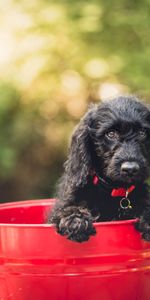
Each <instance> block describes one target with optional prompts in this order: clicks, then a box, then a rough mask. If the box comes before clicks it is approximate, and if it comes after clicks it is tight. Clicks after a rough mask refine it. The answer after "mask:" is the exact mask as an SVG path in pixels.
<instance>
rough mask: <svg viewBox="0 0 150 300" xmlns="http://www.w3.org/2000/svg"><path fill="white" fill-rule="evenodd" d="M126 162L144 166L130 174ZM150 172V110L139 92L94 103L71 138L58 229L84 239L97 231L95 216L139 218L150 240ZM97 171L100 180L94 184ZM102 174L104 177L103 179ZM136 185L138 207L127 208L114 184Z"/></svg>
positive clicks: (55, 214)
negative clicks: (149, 180) (114, 194)
mask: <svg viewBox="0 0 150 300" xmlns="http://www.w3.org/2000/svg"><path fill="white" fill-rule="evenodd" d="M124 162H129V163H130V162H132V163H133V162H134V163H136V165H138V168H139V169H138V170H136V171H137V172H136V173H135V172H132V174H128V173H126V172H123V171H122V169H121V166H122V164H123V163H124ZM149 171H150V110H149V109H148V107H146V105H144V104H142V103H140V102H139V100H138V99H136V98H135V97H132V96H130V97H119V98H116V99H114V100H111V101H106V102H104V103H100V104H99V105H92V106H91V108H90V109H89V111H88V112H87V113H86V114H85V116H84V117H83V118H82V119H81V121H80V123H79V125H78V126H77V128H76V130H75V132H74V134H73V136H72V141H71V146H70V151H69V156H68V159H67V161H66V163H65V171H64V174H63V176H62V179H61V182H60V184H59V187H58V194H57V198H58V199H59V200H58V201H57V203H56V205H55V207H54V209H53V211H52V213H51V215H50V217H49V222H50V223H54V224H55V225H56V228H57V231H58V232H59V233H60V234H62V235H64V236H66V237H67V238H68V239H70V240H73V241H77V242H82V241H86V240H88V239H89V237H90V236H91V235H94V234H95V233H96V231H95V228H94V226H93V222H95V221H111V220H119V219H131V218H136V217H138V218H139V221H138V222H137V223H136V228H137V230H139V231H140V232H142V237H143V238H144V239H146V240H148V241H150V196H149V193H148V186H147V184H146V183H145V180H146V179H147V178H148V176H149ZM94 174H97V176H99V178H100V182H99V184H97V185H94V184H93V176H94ZM101 178H102V180H101ZM131 185H135V189H134V190H133V191H132V192H131V194H130V195H129V199H130V202H131V206H132V209H126V210H125V209H121V207H120V200H121V198H122V197H115V198H114V197H112V196H111V191H112V189H113V188H115V187H116V188H117V187H124V188H125V189H127V188H128V187H129V186H131Z"/></svg>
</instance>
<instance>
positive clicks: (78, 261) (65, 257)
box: [0, 200, 150, 300]
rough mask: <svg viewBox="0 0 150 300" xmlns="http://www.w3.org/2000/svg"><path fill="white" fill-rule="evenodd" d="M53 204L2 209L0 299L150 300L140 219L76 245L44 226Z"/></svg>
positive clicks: (107, 227) (106, 226)
mask: <svg viewBox="0 0 150 300" xmlns="http://www.w3.org/2000/svg"><path fill="white" fill-rule="evenodd" d="M52 205H53V200H33V201H22V202H16V203H9V204H1V205H0V223H1V224H0V300H150V243H148V242H144V241H143V240H141V236H140V234H139V233H138V232H137V231H136V230H135V229H134V222H135V220H130V221H119V222H106V223H97V224H95V227H96V230H97V234H96V236H93V237H92V238H91V239H90V240H89V241H88V242H84V243H81V244H78V243H75V242H71V241H69V240H67V239H66V238H64V237H62V236H60V235H58V234H57V233H56V231H55V228H54V227H53V226H52V225H46V224H44V220H45V219H46V216H47V213H48V211H49V209H50V207H51V206H52Z"/></svg>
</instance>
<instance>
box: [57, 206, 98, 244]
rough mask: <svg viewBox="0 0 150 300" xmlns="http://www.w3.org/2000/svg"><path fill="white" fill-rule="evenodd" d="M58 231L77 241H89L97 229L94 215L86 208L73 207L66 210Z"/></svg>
mask: <svg viewBox="0 0 150 300" xmlns="http://www.w3.org/2000/svg"><path fill="white" fill-rule="evenodd" d="M57 232H58V233H60V234H61V235H64V236H66V237H67V238H68V239H69V240H72V241H75V242H80V243H81V242H84V241H88V239H89V238H90V236H91V235H95V233H96V230H95V228H94V226H93V224H92V216H91V214H90V212H89V211H88V210H87V209H85V208H71V207H68V208H66V209H65V210H64V216H62V218H61V219H60V222H59V225H58V226H57Z"/></svg>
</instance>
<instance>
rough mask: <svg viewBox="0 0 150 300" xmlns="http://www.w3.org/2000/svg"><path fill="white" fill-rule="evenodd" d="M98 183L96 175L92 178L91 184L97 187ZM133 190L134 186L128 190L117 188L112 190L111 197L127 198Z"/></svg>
mask: <svg viewBox="0 0 150 300" xmlns="http://www.w3.org/2000/svg"><path fill="white" fill-rule="evenodd" d="M99 182H100V179H99V177H98V176H97V175H94V177H93V184H94V185H97V184H98V183H99ZM134 189H135V185H131V186H130V187H129V188H128V189H125V188H122V187H120V188H117V189H112V191H111V196H112V197H127V196H128V194H130V193H131V192H132V191H133V190H134Z"/></svg>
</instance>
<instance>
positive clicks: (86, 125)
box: [65, 106, 95, 187]
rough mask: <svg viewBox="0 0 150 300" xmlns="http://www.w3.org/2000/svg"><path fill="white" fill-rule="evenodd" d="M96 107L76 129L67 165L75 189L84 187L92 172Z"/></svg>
mask: <svg viewBox="0 0 150 300" xmlns="http://www.w3.org/2000/svg"><path fill="white" fill-rule="evenodd" d="M94 107H95V106H94ZM94 107H92V109H90V111H89V112H88V113H87V114H86V115H85V117H84V118H83V119H82V120H81V122H80V123H79V125H78V127H77V128H76V130H75V132H74V134H73V136H72V140H71V146H70V151H69V156H68V160H67V161H66V163H65V171H66V175H67V177H68V178H67V179H68V183H69V182H70V183H71V184H73V185H74V186H75V187H80V186H82V187H83V186H84V185H85V184H86V183H87V178H88V175H89V174H90V171H91V170H92V161H91V151H90V126H91V124H92V120H93V117H92V115H93V111H94V110H95V109H94Z"/></svg>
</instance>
